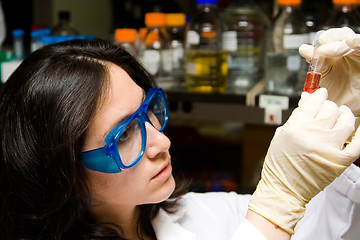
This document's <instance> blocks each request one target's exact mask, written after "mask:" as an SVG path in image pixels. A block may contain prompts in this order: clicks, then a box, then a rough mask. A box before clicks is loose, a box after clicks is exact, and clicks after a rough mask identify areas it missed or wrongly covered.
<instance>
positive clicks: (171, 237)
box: [152, 208, 196, 240]
mask: <svg viewBox="0 0 360 240" xmlns="http://www.w3.org/2000/svg"><path fill="white" fill-rule="evenodd" d="M184 214H185V212H184V211H177V212H176V213H167V212H166V211H165V210H163V209H162V208H160V210H159V212H158V214H157V215H156V216H155V218H154V219H153V220H152V225H153V228H154V231H155V234H156V237H157V239H158V240H184V239H186V240H196V236H195V234H194V233H193V232H190V231H189V230H187V229H185V228H183V227H182V226H181V225H180V224H179V220H180V219H181V218H182V217H183V216H184Z"/></svg>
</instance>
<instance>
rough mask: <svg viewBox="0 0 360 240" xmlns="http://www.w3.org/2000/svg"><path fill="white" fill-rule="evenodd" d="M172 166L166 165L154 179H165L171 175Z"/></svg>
mask: <svg viewBox="0 0 360 240" xmlns="http://www.w3.org/2000/svg"><path fill="white" fill-rule="evenodd" d="M171 172H172V166H171V164H170V163H168V164H166V166H164V167H163V168H162V169H161V170H160V171H159V172H158V173H157V174H156V175H155V176H154V177H153V178H152V179H164V178H168V177H169V176H170V175H171Z"/></svg>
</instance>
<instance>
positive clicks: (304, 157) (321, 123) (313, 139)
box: [249, 88, 360, 234]
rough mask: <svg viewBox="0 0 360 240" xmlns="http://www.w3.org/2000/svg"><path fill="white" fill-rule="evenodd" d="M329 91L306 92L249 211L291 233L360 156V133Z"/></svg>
mask: <svg viewBox="0 0 360 240" xmlns="http://www.w3.org/2000/svg"><path fill="white" fill-rule="evenodd" d="M327 97H328V94H327V90H326V89H325V88H320V89H318V90H317V91H315V92H314V93H313V94H309V93H306V92H303V93H302V95H301V100H300V102H299V107H298V108H296V109H295V110H294V111H293V113H292V114H291V116H290V118H289V119H288V121H287V122H286V123H285V124H284V125H283V126H281V127H279V128H278V129H277V130H276V132H275V135H274V137H273V139H272V141H271V144H270V147H269V150H268V152H267V155H266V157H265V162H264V166H263V170H262V174H261V180H260V182H259V184H258V186H257V188H256V190H255V192H254V194H253V196H252V199H251V200H250V203H249V208H250V209H251V210H253V211H254V212H256V213H258V214H259V215H261V216H263V217H265V218H266V219H268V220H270V221H271V222H273V223H274V224H276V225H278V226H279V227H281V228H282V229H284V230H285V231H287V232H288V233H290V234H293V233H294V227H295V225H296V223H297V222H298V221H299V220H300V219H301V218H302V217H303V215H304V212H305V205H306V204H307V203H308V202H309V201H310V200H311V199H312V198H313V197H314V196H315V195H316V194H318V193H319V192H320V191H322V190H323V189H324V188H325V187H326V186H327V185H329V184H330V183H331V182H332V181H333V180H334V179H335V178H336V177H338V176H339V175H340V174H341V173H342V172H343V171H344V170H345V169H346V168H347V167H348V166H349V165H350V164H351V163H352V162H353V161H355V159H356V158H358V157H359V155H360V130H359V131H357V132H356V133H355V135H354V137H353V138H352V142H350V143H349V144H348V145H347V146H346V147H344V143H345V142H346V140H347V138H348V137H349V136H350V135H351V133H352V132H353V131H354V128H355V127H354V124H355V117H354V115H353V114H352V112H351V111H350V109H349V108H348V107H346V106H341V107H338V106H337V105H336V104H335V103H334V102H331V101H329V100H327Z"/></svg>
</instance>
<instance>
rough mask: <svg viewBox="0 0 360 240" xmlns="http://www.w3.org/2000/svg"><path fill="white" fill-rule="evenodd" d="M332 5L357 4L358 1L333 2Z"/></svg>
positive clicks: (337, 0) (335, 0) (334, 0)
mask: <svg viewBox="0 0 360 240" xmlns="http://www.w3.org/2000/svg"><path fill="white" fill-rule="evenodd" d="M332 2H333V4H358V3H359V1H358V0H333V1H332Z"/></svg>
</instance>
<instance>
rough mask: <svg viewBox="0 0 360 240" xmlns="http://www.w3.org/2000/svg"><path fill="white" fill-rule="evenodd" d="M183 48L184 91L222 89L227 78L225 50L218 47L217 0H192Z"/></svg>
mask: <svg viewBox="0 0 360 240" xmlns="http://www.w3.org/2000/svg"><path fill="white" fill-rule="evenodd" d="M196 5H197V11H196V15H195V17H194V18H193V19H192V20H190V29H189V31H188V32H187V36H186V38H187V40H186V51H185V64H186V66H185V73H186V75H185V81H186V86H187V89H188V91H190V92H203V93H224V92H225V90H226V81H227V73H228V70H227V59H226V51H224V50H220V48H221V41H220V40H221V37H219V35H220V34H219V30H220V28H219V25H218V22H217V20H218V19H217V18H218V13H217V0H196Z"/></svg>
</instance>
